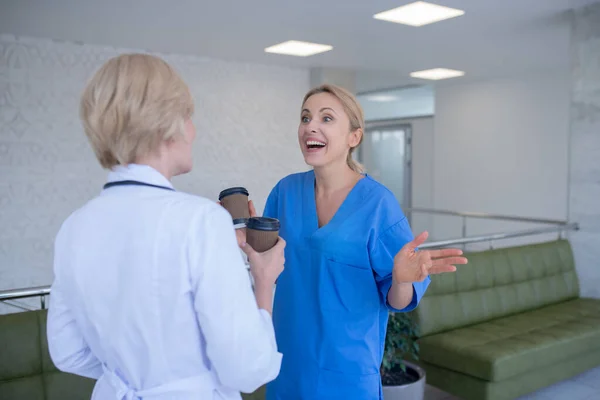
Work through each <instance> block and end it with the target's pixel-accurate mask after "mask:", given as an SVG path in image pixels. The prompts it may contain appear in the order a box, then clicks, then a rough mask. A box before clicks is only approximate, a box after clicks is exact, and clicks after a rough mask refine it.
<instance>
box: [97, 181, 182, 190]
mask: <svg viewBox="0 0 600 400" xmlns="http://www.w3.org/2000/svg"><path fill="white" fill-rule="evenodd" d="M115 186H148V187H153V188H157V189H164V190H171V191H173V192H174V191H175V189H173V188H171V187H168V186H161V185H153V184H151V183H146V182H140V181H133V180H126V181H115V182H108V183H106V184H105V185H104V186H103V188H104V189H110V188H111V187H115Z"/></svg>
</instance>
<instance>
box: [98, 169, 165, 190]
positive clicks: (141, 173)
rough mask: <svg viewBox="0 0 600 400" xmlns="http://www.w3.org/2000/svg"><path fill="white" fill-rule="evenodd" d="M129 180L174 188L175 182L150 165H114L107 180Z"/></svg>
mask: <svg viewBox="0 0 600 400" xmlns="http://www.w3.org/2000/svg"><path fill="white" fill-rule="evenodd" d="M127 180H129V181H138V182H144V183H150V184H152V185H158V186H165V187H168V188H173V184H172V183H171V182H170V181H169V180H168V179H167V178H166V177H165V176H164V175H163V174H161V173H160V172H158V171H157V170H155V169H154V168H152V167H151V166H149V165H142V164H128V165H117V166H115V167H113V168H112V169H111V170H110V172H109V173H108V179H107V182H117V181H127Z"/></svg>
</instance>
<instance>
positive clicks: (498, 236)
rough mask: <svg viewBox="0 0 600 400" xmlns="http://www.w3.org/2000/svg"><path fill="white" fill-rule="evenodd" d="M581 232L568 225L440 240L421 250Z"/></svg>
mask: <svg viewBox="0 0 600 400" xmlns="http://www.w3.org/2000/svg"><path fill="white" fill-rule="evenodd" d="M576 230H579V224H578V223H576V222H571V223H567V224H565V225H561V226H551V227H547V228H537V229H528V230H524V231H517V232H506V233H494V234H489V235H480V236H471V237H462V238H457V239H448V240H440V241H437V242H431V243H424V244H422V245H421V246H419V248H420V249H432V248H439V247H448V246H456V245H465V244H470V243H481V242H491V241H493V240H502V239H512V238H517V237H524V236H532V235H540V234H544V233H554V232H563V231H576Z"/></svg>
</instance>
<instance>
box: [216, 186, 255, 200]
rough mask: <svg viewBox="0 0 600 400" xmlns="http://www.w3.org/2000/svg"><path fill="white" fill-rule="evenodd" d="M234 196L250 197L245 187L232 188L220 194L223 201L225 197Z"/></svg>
mask: <svg viewBox="0 0 600 400" xmlns="http://www.w3.org/2000/svg"><path fill="white" fill-rule="evenodd" d="M232 194H244V195H246V196H249V195H250V193H248V190H247V189H246V188H244V187H232V188H229V189H225V190H223V191H222V192H221V193H219V200H221V199H222V198H223V197H227V196H231V195H232Z"/></svg>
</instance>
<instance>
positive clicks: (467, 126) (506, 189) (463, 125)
mask: <svg viewBox="0 0 600 400" xmlns="http://www.w3.org/2000/svg"><path fill="white" fill-rule="evenodd" d="M569 101H570V76H569V74H568V72H565V73H564V74H562V73H555V74H551V75H538V76H526V77H521V78H515V79H503V80H495V81H485V82H479V83H468V84H461V83H460V82H457V83H454V84H448V85H447V86H440V87H438V88H437V89H436V105H435V109H436V115H435V140H434V142H435V144H434V150H433V154H432V156H433V163H434V191H433V205H434V207H435V208H437V209H449V210H459V211H481V212H489V213H500V214H511V215H517V216H527V217H539V218H551V219H567V197H568V196H567V193H568V170H569V167H568V165H569V161H568V153H569V152H568V141H569ZM529 227H531V225H528V224H516V223H510V222H508V223H507V222H498V221H489V220H472V222H469V224H468V234H469V235H473V234H481V233H491V232H498V231H503V230H518V229H527V228H529ZM434 231H435V236H436V237H438V238H440V237H444V238H450V237H458V236H460V234H461V220H460V219H459V218H451V217H436V218H435V219H434ZM505 243H508V242H505ZM498 244H499V245H500V243H498Z"/></svg>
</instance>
